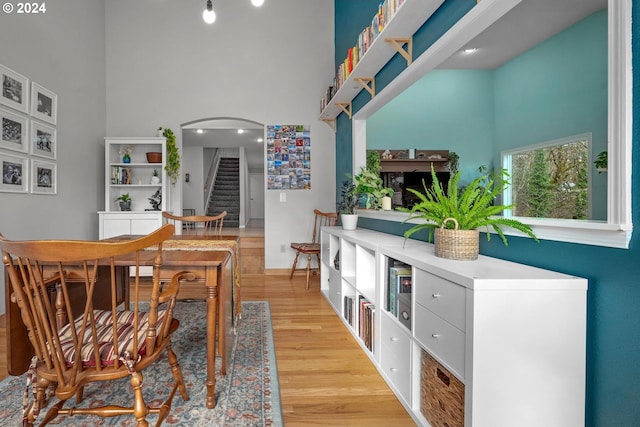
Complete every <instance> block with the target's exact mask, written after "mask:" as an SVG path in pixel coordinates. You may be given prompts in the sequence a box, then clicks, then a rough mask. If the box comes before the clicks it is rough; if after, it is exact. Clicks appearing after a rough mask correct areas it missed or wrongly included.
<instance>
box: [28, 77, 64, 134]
mask: <svg viewBox="0 0 640 427" xmlns="http://www.w3.org/2000/svg"><path fill="white" fill-rule="evenodd" d="M31 116H33V117H35V118H36V119H40V120H43V121H45V122H47V123H51V124H52V125H55V124H56V122H57V120H58V95H56V94H55V93H53V92H51V91H50V90H49V89H46V88H44V87H42V86H40V85H39V84H38V83H36V82H31Z"/></svg>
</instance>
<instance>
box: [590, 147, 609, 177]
mask: <svg viewBox="0 0 640 427" xmlns="http://www.w3.org/2000/svg"><path fill="white" fill-rule="evenodd" d="M593 165H594V166H595V167H596V170H597V171H598V173H602V172H606V171H607V168H608V167H609V159H608V152H607V151H602V152H600V154H598V157H596V159H595V161H594V162H593Z"/></svg>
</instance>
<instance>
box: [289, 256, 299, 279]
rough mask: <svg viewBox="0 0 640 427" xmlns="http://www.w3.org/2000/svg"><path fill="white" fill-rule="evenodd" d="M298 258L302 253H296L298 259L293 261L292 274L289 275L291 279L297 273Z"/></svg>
mask: <svg viewBox="0 0 640 427" xmlns="http://www.w3.org/2000/svg"><path fill="white" fill-rule="evenodd" d="M298 256H300V252H298V251H296V257H295V258H294V259H293V265H292V266H291V274H289V279H291V278H293V273H295V272H296V266H297V265H298Z"/></svg>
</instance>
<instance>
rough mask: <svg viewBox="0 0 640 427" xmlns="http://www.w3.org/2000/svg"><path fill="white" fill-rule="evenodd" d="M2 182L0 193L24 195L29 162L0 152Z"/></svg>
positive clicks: (26, 186)
mask: <svg viewBox="0 0 640 427" xmlns="http://www.w3.org/2000/svg"><path fill="white" fill-rule="evenodd" d="M0 168H1V169H2V182H0V191H4V192H8V193H26V192H27V191H28V188H29V187H28V184H29V160H28V159H27V158H26V157H22V156H13V155H10V154H5V153H2V152H0Z"/></svg>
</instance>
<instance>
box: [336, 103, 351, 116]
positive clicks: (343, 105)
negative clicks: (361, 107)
mask: <svg viewBox="0 0 640 427" xmlns="http://www.w3.org/2000/svg"><path fill="white" fill-rule="evenodd" d="M336 105H337V106H338V108H340V109H341V110H342V111H344V112H345V114H346V115H347V116H349V118H351V102H336Z"/></svg>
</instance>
